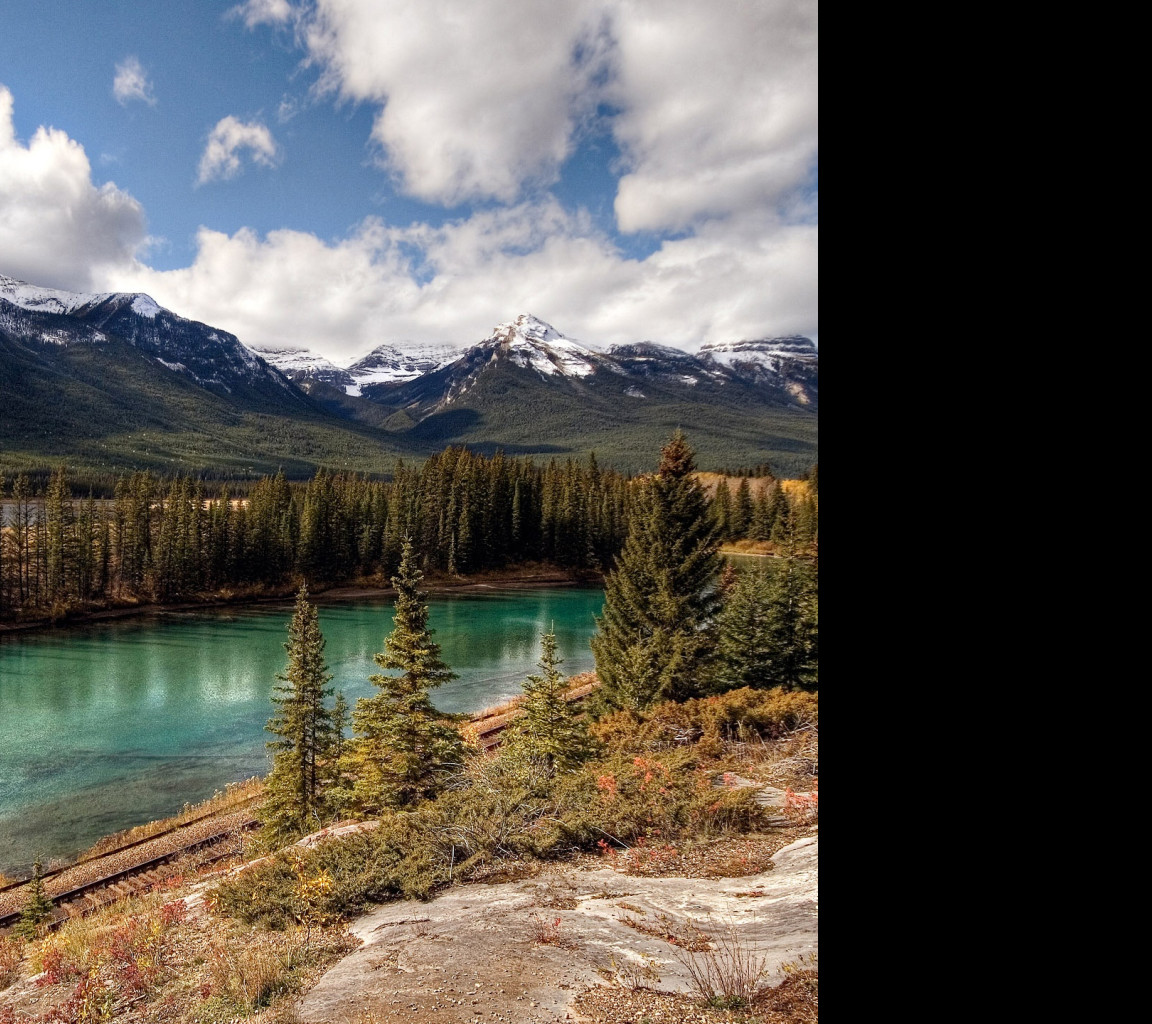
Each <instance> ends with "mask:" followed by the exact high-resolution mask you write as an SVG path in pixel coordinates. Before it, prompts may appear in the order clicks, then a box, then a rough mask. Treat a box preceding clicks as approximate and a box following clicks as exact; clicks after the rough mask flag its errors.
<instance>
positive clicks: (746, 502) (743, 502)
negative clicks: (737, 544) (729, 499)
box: [731, 476, 754, 537]
mask: <svg viewBox="0 0 1152 1024" xmlns="http://www.w3.org/2000/svg"><path fill="white" fill-rule="evenodd" d="M753 514H754V510H753V506H752V491H751V488H750V487H749V486H748V478H747V477H746V476H745V477H741V478H740V486H739V487H737V488H736V497H735V499H734V500H733V503H732V513H731V526H732V536H733V537H744V536H747V534H748V530H749V528H750V527H751V525H752V517H753Z"/></svg>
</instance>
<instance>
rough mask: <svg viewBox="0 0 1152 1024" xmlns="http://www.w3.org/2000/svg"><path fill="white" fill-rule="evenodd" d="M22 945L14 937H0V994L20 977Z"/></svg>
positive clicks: (22, 954) (22, 955) (22, 956)
mask: <svg viewBox="0 0 1152 1024" xmlns="http://www.w3.org/2000/svg"><path fill="white" fill-rule="evenodd" d="M23 958H24V944H23V943H22V942H20V941H19V939H17V938H15V937H14V936H8V935H0V992H3V991H4V989H6V988H7V987H8V986H9V985H11V984H12V983H13V982H14V981H15V980H16V979H17V978H18V977H19V976H20V961H21V960H23Z"/></svg>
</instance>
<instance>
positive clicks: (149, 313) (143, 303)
mask: <svg viewBox="0 0 1152 1024" xmlns="http://www.w3.org/2000/svg"><path fill="white" fill-rule="evenodd" d="M160 311H161V310H160V306H159V305H158V304H157V302H156V300H155V299H154V298H152V296H151V295H145V294H144V293H143V292H141V293H140V294H139V295H137V296H136V298H134V299H133V300H132V312H133V313H139V314H140V315H141V316H146V317H147V318H148V319H149V320H155V319H156V314H157V313H159V312H160Z"/></svg>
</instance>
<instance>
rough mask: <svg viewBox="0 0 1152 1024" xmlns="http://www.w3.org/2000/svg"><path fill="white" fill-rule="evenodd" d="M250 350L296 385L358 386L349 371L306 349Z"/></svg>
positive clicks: (270, 347)
mask: <svg viewBox="0 0 1152 1024" xmlns="http://www.w3.org/2000/svg"><path fill="white" fill-rule="evenodd" d="M248 348H249V350H250V351H252V352H255V353H256V355H258V356H259V357H260V358H261V359H263V360H264V361H265V362H266V363H268V364H269V365H270V366H274V367H275V368H276V369H277V370H279V371H280V372H281V373H282V374H284V376H285V377H287V378H288V379H289V380H291V381H295V382H296V383H302V382H306V381H320V382H321V383H323V384H330V385H332V386H333V387H337V388H354V387H355V386H356V385H355V382H354V381H353V380H352V378H351V376H349V374H348V371H347V370H345V369H343V368H342V367H339V366H337V365H336V364H335V363H333V362H331V361H329V360H327V359H325V358H324V357H323V356H322V355H318V354H317V353H315V352H309V351H308V349H306V348H288V347H286V346H279V345H249V346H248Z"/></svg>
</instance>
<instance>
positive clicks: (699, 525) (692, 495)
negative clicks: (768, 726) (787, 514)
mask: <svg viewBox="0 0 1152 1024" xmlns="http://www.w3.org/2000/svg"><path fill="white" fill-rule="evenodd" d="M660 455H661V459H660V468H659V471H658V472H657V475H656V477H655V479H652V480H649V481H645V482H643V483H642V485H641V486H642V488H643V490H642V493H641V494H640V495H639V496H638V498H637V500H636V503H635V507H634V510H633V514H632V517H631V523H630V527H629V533H628V539H627V540H626V541H625V543H624V549H623V551H622V552H621V553H620V555H619V557H618V558H617V560H616V564H615V567H614V568H613V570H612V571H611V572H610V573H609V574H608V577H607V579H606V581H605V588H604V613H603V616H602V617H601V618H600V619H599V620H598V623H597V624H598V627H599V629H598V632H597V633H596V635H595V636H594V637H593V638H592V651H593V653H594V654H595V656H596V672H597V675H599V677H600V681H601V683H603V689H602V691H601V698H600V699H601V700H602V701H603V703H604V704H606V705H607V706H609V707H619V708H634V709H642V708H646V707H648V706H650V705H651V704H652V703H654V702H655V701H657V700H675V699H683V698H685V697H689V696H692V695H693V694H695V693H697V692H699V691H700V689H701V683H702V682H703V678H702V677H703V673H704V671H705V670H706V667H707V662H708V657H709V651H710V647H711V643H712V636H711V633H712V629H711V627H712V618H713V616H714V615H715V613H716V611H717V609H718V606H719V598H718V596H717V587H716V580H717V577H718V575H719V572H720V556H719V553H718V551H719V543H718V541H717V530H716V526H715V523H714V521H713V519H712V516H711V514H710V510H709V508H708V503H707V498H706V496H705V494H704V491H703V490H702V488H701V487H700V485H699V484H698V483H697V482H696V480H695V478H694V476H693V473H694V471H695V460H694V453H693V451H692V449H691V447H689V445H688V443H687V441H686V440H685V438H684V435H683V434H682V433H681V432H680V431H679V430H677V431H676V433H675V434H674V435H673V437H672V439H671V440H670V441H669V442H668V444H666V445H665V446H664V448H663V449H662V450H661V453H660Z"/></svg>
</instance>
